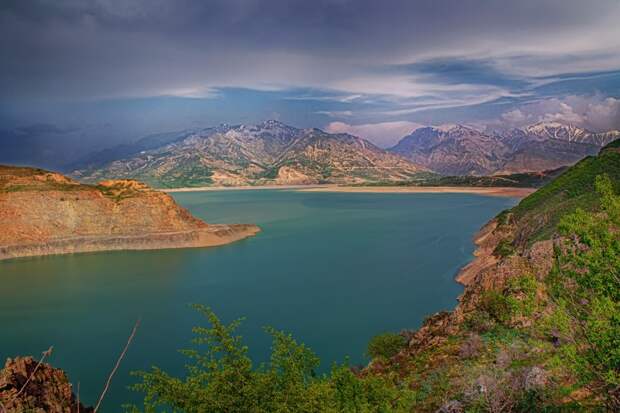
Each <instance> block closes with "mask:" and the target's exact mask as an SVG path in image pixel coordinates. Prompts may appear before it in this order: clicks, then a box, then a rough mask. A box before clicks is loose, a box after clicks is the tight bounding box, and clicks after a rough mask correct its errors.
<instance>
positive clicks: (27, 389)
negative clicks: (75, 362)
mask: <svg viewBox="0 0 620 413" xmlns="http://www.w3.org/2000/svg"><path fill="white" fill-rule="evenodd" d="M37 365H38V361H37V360H35V359H33V358H32V357H16V358H14V359H8V360H7V361H6V364H5V365H4V368H3V369H2V370H0V413H5V412H6V413H22V412H32V413H77V412H78V411H79V412H81V413H90V412H93V411H94V410H93V408H92V407H85V406H84V405H82V404H81V403H78V401H77V397H76V395H75V393H74V391H73V386H72V385H71V383H69V379H68V378H67V375H66V374H65V373H64V372H63V371H62V370H59V369H55V368H53V367H51V366H50V365H49V364H45V363H42V364H41V365H39V366H38V368H37ZM35 370H36V371H35Z"/></svg>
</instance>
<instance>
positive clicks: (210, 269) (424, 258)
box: [0, 190, 516, 412]
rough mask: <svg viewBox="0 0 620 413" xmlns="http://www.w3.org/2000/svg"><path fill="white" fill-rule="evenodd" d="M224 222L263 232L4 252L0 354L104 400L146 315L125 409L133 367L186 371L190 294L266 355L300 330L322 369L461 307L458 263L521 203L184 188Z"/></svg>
mask: <svg viewBox="0 0 620 413" xmlns="http://www.w3.org/2000/svg"><path fill="white" fill-rule="evenodd" d="M175 198H176V199H177V200H178V202H180V203H181V204H182V205H184V206H185V207H187V208H188V209H189V210H190V211H191V212H192V213H193V214H195V215H196V216H198V217H200V218H203V219H205V220H206V221H208V222H212V223H233V222H248V223H257V224H258V225H260V226H261V228H262V230H263V231H262V232H261V233H260V234H259V235H258V236H256V237H254V238H251V239H248V240H245V241H241V242H238V243H235V244H231V245H227V246H223V247H218V248H207V249H186V250H164V251H147V252H110V253H96V254H78V255H67V256H55V257H41V258H30V259H19V260H12V261H5V262H0V278H1V287H0V326H2V330H0V359H1V360H4V359H6V358H7V357H12V356H15V355H28V354H32V355H35V356H37V357H38V356H40V354H41V352H42V351H43V350H45V349H47V348H48V347H49V346H50V345H53V346H54V348H55V350H54V353H53V355H52V357H51V358H50V360H49V361H50V362H51V363H52V364H53V365H54V366H55V367H59V368H62V369H64V370H65V371H66V372H67V373H68V374H69V378H70V380H71V382H72V383H73V384H74V386H75V385H76V383H77V382H78V381H79V382H80V387H81V398H82V400H84V401H85V402H86V403H89V404H94V403H95V401H96V399H97V396H98V394H99V392H100V391H101V389H102V388H103V384H104V382H105V380H106V377H107V374H108V373H109V371H110V370H111V369H112V366H113V365H114V363H115V361H116V358H117V356H118V354H119V353H120V351H121V349H122V347H123V346H124V344H125V342H126V340H127V337H128V335H129V333H130V331H131V328H132V326H133V324H134V322H135V320H136V319H137V318H138V317H141V318H142V325H141V327H140V329H139V331H138V334H137V336H136V338H135V341H134V343H133V345H132V346H131V348H130V349H129V351H128V353H127V356H126V358H125V360H124V361H123V364H122V366H121V368H120V369H119V371H118V373H117V376H116V377H115V379H114V382H113V384H112V387H111V389H110V391H109V393H108V396H107V398H106V402H105V403H104V409H103V411H105V412H110V411H112V412H114V411H120V407H119V406H120V405H121V404H122V403H125V402H135V401H139V400H140V399H141V395H138V394H135V393H133V392H131V391H129V390H127V389H126V387H127V385H128V384H130V383H133V382H134V379H133V378H132V377H130V376H129V371H132V370H138V369H147V368H149V366H151V365H158V366H160V367H163V368H164V369H167V370H168V371H169V372H171V373H177V374H178V373H182V371H183V367H182V366H183V362H184V358H183V357H182V356H181V355H180V354H178V352H177V351H176V350H177V349H180V348H186V347H188V345H189V340H190V339H191V327H192V326H194V325H197V324H199V323H200V322H201V318H200V317H199V316H198V315H197V314H196V313H195V312H194V310H192V309H190V308H189V304H190V303H202V304H206V305H208V306H210V307H212V308H213V309H214V310H215V311H216V313H217V314H218V315H219V316H220V317H221V318H222V319H223V320H224V321H227V322H228V321H231V320H233V319H235V318H238V317H242V316H243V317H246V320H245V322H244V324H243V326H242V328H241V334H243V336H244V338H245V339H246V342H247V344H248V345H249V346H250V353H251V355H252V356H253V357H255V358H256V360H264V359H265V357H266V356H267V355H268V353H269V345H270V341H269V336H267V335H266V334H265V333H264V332H263V330H262V326H266V325H270V326H273V327H275V328H277V329H282V330H286V331H288V332H291V333H293V335H294V336H295V337H296V338H297V339H298V341H301V342H304V343H306V344H307V345H309V346H310V347H311V348H312V349H313V350H314V351H315V352H316V353H317V354H318V355H319V356H320V358H321V360H322V368H324V369H328V368H329V366H330V365H331V363H332V362H334V361H343V360H344V359H345V357H346V356H349V358H350V361H351V363H352V364H358V363H364V362H366V361H367V360H366V359H365V357H364V352H365V348H366V343H367V342H368V340H369V339H370V338H371V337H372V336H373V335H375V334H378V333H382V332H385V331H400V330H401V329H414V328H416V327H418V326H419V325H420V323H421V322H422V320H423V319H424V317H425V316H426V315H429V314H431V313H433V312H436V311H439V310H445V309H451V308H453V307H454V305H455V304H456V297H457V296H458V295H459V294H460V293H461V291H462V287H460V286H459V285H458V284H456V283H455V282H454V279H453V278H454V275H455V274H456V272H457V271H458V269H459V268H460V267H461V266H462V265H464V264H466V263H467V262H468V261H469V260H470V259H471V257H472V255H471V254H472V252H473V248H474V246H473V244H472V240H471V239H472V236H473V235H474V233H475V232H476V231H477V230H478V229H479V228H480V227H481V226H482V225H483V224H484V223H485V222H486V221H487V220H489V219H490V218H491V217H493V216H494V215H496V214H497V213H498V212H500V211H501V210H503V209H505V208H508V207H510V206H512V205H514V204H515V203H516V200H515V199H511V198H495V197H485V196H479V195H470V194H353V193H312V192H294V191H287V190H260V191H218V192H193V193H179V194H175Z"/></svg>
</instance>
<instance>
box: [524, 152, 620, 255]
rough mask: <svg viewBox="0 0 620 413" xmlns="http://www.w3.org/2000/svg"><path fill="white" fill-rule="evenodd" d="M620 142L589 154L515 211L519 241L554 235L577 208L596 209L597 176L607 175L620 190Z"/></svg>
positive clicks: (529, 197) (532, 240)
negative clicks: (563, 218) (566, 217)
mask: <svg viewBox="0 0 620 413" xmlns="http://www.w3.org/2000/svg"><path fill="white" fill-rule="evenodd" d="M618 147H620V141H615V142H612V143H610V144H609V145H608V146H606V147H604V148H603V149H602V150H601V152H600V154H599V155H598V156H588V157H587V158H585V159H583V160H581V161H580V162H578V163H577V164H576V165H574V166H573V167H571V168H569V169H568V170H566V171H565V172H564V173H562V174H561V175H560V176H559V177H557V178H556V179H554V180H553V181H552V182H550V183H549V184H548V185H545V186H544V187H542V188H540V189H539V190H538V191H536V192H534V193H533V194H531V195H530V196H528V197H527V198H525V199H523V200H522V201H521V202H520V203H519V205H517V206H516V207H515V208H513V210H512V214H513V219H514V223H515V225H516V226H517V233H516V242H517V243H520V244H523V243H525V242H528V243H532V242H534V241H537V240H540V239H545V238H548V237H550V236H551V234H552V233H553V231H554V229H555V227H556V226H557V224H558V222H559V221H560V219H562V217H563V216H565V215H566V214H569V213H572V212H574V211H575V210H576V209H577V208H583V209H586V210H596V209H597V201H598V197H597V195H596V193H595V192H594V191H593V188H594V181H595V178H596V176H598V175H601V174H607V175H609V177H610V178H611V179H612V182H613V183H614V185H615V189H616V191H618V190H620V151H618V150H617V148H618Z"/></svg>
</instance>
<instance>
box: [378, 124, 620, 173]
mask: <svg viewBox="0 0 620 413" xmlns="http://www.w3.org/2000/svg"><path fill="white" fill-rule="evenodd" d="M618 138H620V132H618V131H610V132H604V133H593V132H589V131H587V130H585V129H581V128H577V127H575V126H570V125H564V124H561V123H558V122H546V123H544V122H540V123H536V124H534V125H531V126H528V127H526V128H523V129H510V130H504V131H500V132H493V131H492V132H480V131H478V130H476V129H473V128H470V127H466V126H462V125H446V126H441V127H426V128H420V129H416V130H415V131H413V132H412V133H411V134H410V135H408V136H405V137H404V138H402V139H401V140H400V142H399V143H398V144H397V145H395V146H394V147H392V148H390V151H391V152H393V153H397V154H400V155H402V156H403V157H405V158H407V159H409V160H410V161H412V162H414V163H416V164H419V165H421V166H424V167H426V168H428V169H430V170H432V171H434V172H437V173H440V174H443V175H495V174H514V173H522V172H532V171H543V170H552V169H557V168H559V167H562V166H566V165H571V164H574V163H575V162H577V161H579V160H580V159H582V158H584V157H586V156H589V155H595V154H597V153H598V152H599V150H600V149H601V148H602V147H603V146H605V145H606V144H608V143H609V142H611V141H613V140H615V139H618Z"/></svg>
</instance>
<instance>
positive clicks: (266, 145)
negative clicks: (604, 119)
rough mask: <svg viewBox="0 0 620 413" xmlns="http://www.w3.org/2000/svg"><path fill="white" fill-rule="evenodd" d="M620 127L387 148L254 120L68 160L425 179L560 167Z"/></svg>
mask: <svg viewBox="0 0 620 413" xmlns="http://www.w3.org/2000/svg"><path fill="white" fill-rule="evenodd" d="M618 138H620V132H618V131H609V132H604V133H593V132H589V131H587V130H585V129H581V128H577V127H575V126H570V125H564V124H561V123H557V122H546V123H537V124H534V125H531V126H528V127H526V128H523V129H510V130H503V131H490V132H481V131H478V130H476V129H474V128H470V127H467V126H463V125H444V126H440V127H424V128H419V129H416V130H415V131H413V132H412V133H411V134H410V135H407V136H405V137H403V138H402V139H401V140H400V141H399V143H398V144H397V145H395V146H394V147H392V148H388V149H381V148H379V147H377V146H375V145H374V144H372V143H371V142H369V141H367V140H365V139H362V138H359V137H356V136H353V135H350V134H346V133H339V134H330V133H327V132H324V131H322V130H320V129H316V128H310V129H299V128H295V127H292V126H288V125H285V124H283V123H281V122H278V121H274V120H269V121H265V122H262V123H259V124H257V125H234V126H232V125H220V126H218V127H213V128H205V129H197V130H187V131H183V132H178V133H164V134H157V135H151V136H148V137H145V138H143V139H140V140H138V141H136V142H135V143H132V144H127V145H121V146H117V147H114V148H111V149H107V150H104V151H101V152H98V153H95V154H93V155H91V156H89V157H87V158H85V159H83V160H82V161H80V162H79V163H76V164H73V165H71V168H70V170H71V171H72V172H71V175H72V176H73V177H75V178H78V179H80V180H83V181H85V182H96V181H99V180H102V179H110V178H114V179H124V178H133V179H139V180H142V181H145V182H147V183H149V184H151V185H153V186H157V187H163V188H172V187H181V186H183V187H184V186H208V185H213V186H230V185H260V184H318V183H338V184H366V183H383V182H400V183H406V182H420V181H424V180H426V179H428V177H429V176H433V175H434V174H440V175H448V176H454V175H456V176H481V175H498V174H504V175H505V174H515V173H523V172H532V171H547V170H554V169H557V168H560V167H563V166H566V165H571V164H574V163H575V162H577V161H579V160H580V159H582V158H584V157H586V156H589V155H594V154H596V153H598V151H599V150H600V149H601V147H603V146H605V145H606V144H607V143H609V142H611V141H613V140H615V139H618Z"/></svg>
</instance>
